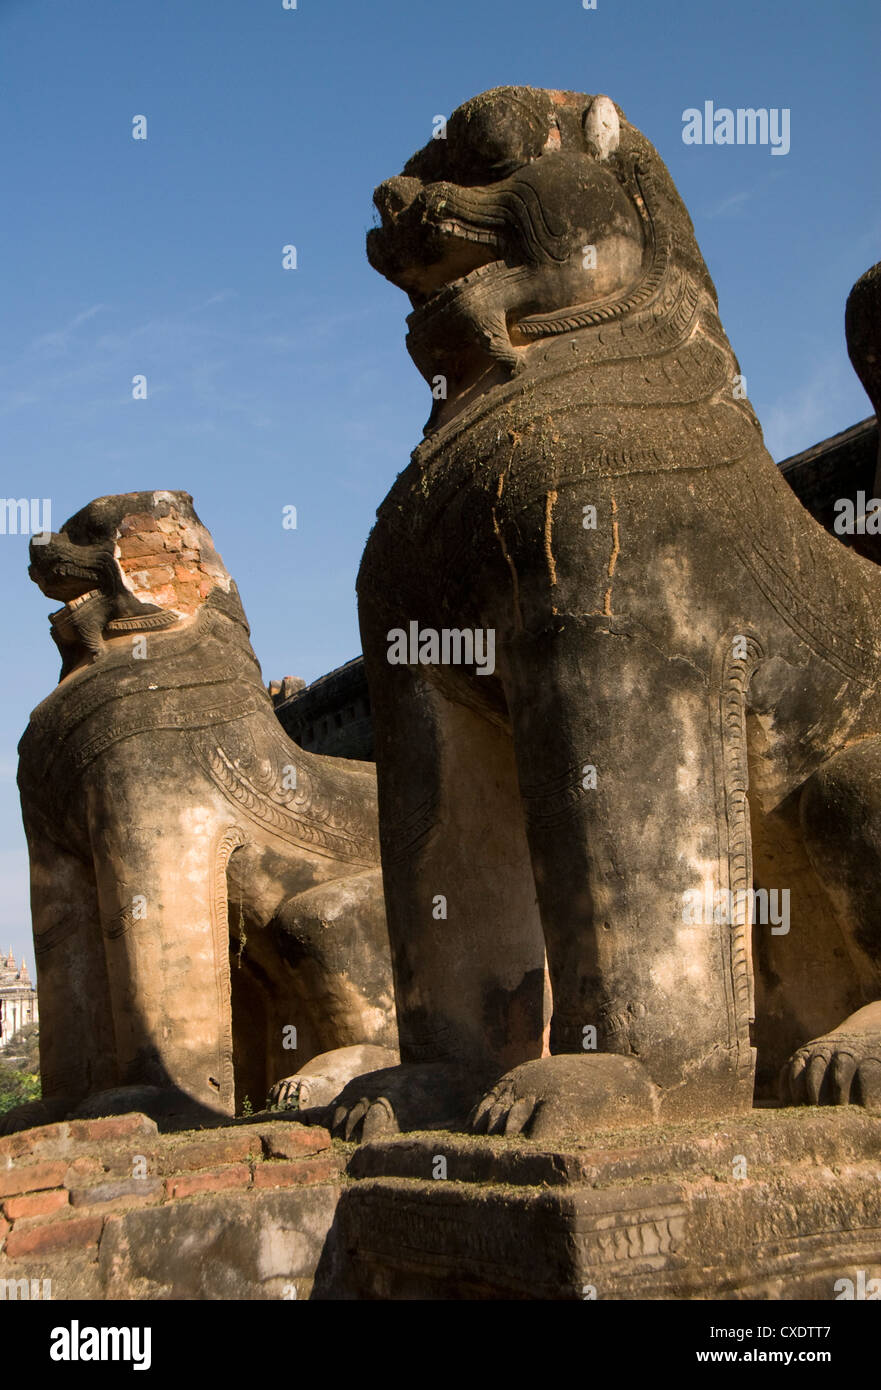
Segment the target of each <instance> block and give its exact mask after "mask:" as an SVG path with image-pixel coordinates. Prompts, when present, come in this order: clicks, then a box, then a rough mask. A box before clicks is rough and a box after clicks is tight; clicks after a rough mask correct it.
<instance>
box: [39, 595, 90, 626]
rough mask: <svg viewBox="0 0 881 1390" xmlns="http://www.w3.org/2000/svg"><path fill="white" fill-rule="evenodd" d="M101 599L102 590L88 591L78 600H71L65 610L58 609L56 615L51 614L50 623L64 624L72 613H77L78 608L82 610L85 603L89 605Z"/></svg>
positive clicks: (78, 597) (77, 598) (78, 596)
mask: <svg viewBox="0 0 881 1390" xmlns="http://www.w3.org/2000/svg"><path fill="white" fill-rule="evenodd" d="M100 597H101V590H100V589H88V590H87V591H86V592H85V593H84V594H78V595H77V597H76V598H72V599H69V600H68V602H67V603H66V604H65V605H64V607H63V608H56V610H55V612H54V613H50V614H49V621H50V622H52V623H58V622H63V621H64V619H65V618H68V617H69V616H70V615H71V613H75V612H76V610H77V609H78V608H82V606H83V604H84V603H88V602H89V601H90V600H91V599H93V598H100Z"/></svg>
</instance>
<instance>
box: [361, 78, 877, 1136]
mask: <svg viewBox="0 0 881 1390" xmlns="http://www.w3.org/2000/svg"><path fill="white" fill-rule="evenodd" d="M375 201H376V205H377V208H378V210H379V213H380V217H381V226H379V227H377V228H376V229H375V230H373V231H371V232H370V234H369V237H368V255H369V259H370V262H371V264H372V265H373V266H374V267H375V268H376V269H377V270H378V271H380V272H381V273H382V274H383V275H385V276H386V277H387V278H388V279H390V280H391V281H392V282H393V283H394V284H395V285H397V286H399V287H400V288H401V289H403V290H405V291H406V292H407V294H408V295H409V297H410V300H411V303H412V306H413V309H412V313H411V314H410V317H409V319H408V326H409V335H408V338H407V345H408V348H409V351H410V354H411V356H412V357H413V359H414V361H415V363H416V365H417V366H418V368H419V370H420V371H421V372H422V374H423V375H424V376H425V378H426V379H427V381H428V382H429V383H430V385H431V387H432V395H433V397H434V407H433V410H432V414H431V418H430V420H429V422H428V425H427V427H426V437H425V440H424V442H423V443H422V444H420V446H419V447H418V448H417V449H416V451H415V453H414V454H413V457H412V461H411V463H410V465H409V467H408V468H406V469H405V471H404V472H403V473H402V474H401V475H400V476H399V478H398V480H397V482H396V483H395V485H394V486H393V488H392V490H391V492H390V493H389V495H388V497H387V498H386V500H385V502H384V503H383V505H382V506H381V508H380V510H379V513H378V519H377V522H376V526H375V528H374V530H373V532H372V534H371V536H370V540H369V542H368V545H367V549H366V552H365V555H364V560H363V564H362V567H361V572H360V577H359V584H358V592H359V602H360V614H361V625H362V634H363V641H364V652H365V660H366V663H367V672H368V678H369V683H370V691H371V699H372V704H373V710H374V720H375V737H376V759H377V771H378V778H379V799H380V835H381V847H382V860H383V869H384V877H385V891H386V904H387V911H388V919H389V930H390V936H391V943H392V954H393V969H394V976H395V987H396V992H397V1006H398V1019H399V1028H400V1041H401V1058H402V1066H401V1068H399V1069H396V1070H394V1071H389V1072H384V1073H381V1074H380V1075H378V1076H376V1077H374V1078H372V1080H371V1084H370V1085H369V1086H368V1085H365V1083H364V1082H363V1081H358V1082H356V1083H354V1084H353V1085H351V1086H350V1087H348V1088H347V1090H346V1091H345V1092H344V1093H343V1096H342V1098H341V1100H340V1103H339V1105H338V1108H337V1112H336V1125H337V1129H338V1132H343V1133H345V1134H347V1135H355V1136H357V1135H358V1134H359V1133H363V1134H365V1135H370V1136H371V1137H375V1136H376V1135H377V1134H381V1133H382V1132H383V1130H386V1131H394V1129H395V1128H400V1129H414V1128H420V1127H426V1126H432V1125H436V1126H439V1125H448V1126H453V1127H456V1126H458V1127H464V1126H465V1125H466V1123H468V1122H470V1124H471V1126H472V1127H473V1128H474V1129H476V1130H477V1131H478V1132H479V1131H481V1130H487V1129H489V1131H490V1132H491V1133H502V1132H504V1133H506V1134H515V1133H518V1132H519V1133H523V1134H524V1135H527V1136H531V1137H532V1138H534V1139H542V1140H547V1139H549V1138H555V1137H558V1136H560V1135H564V1134H568V1135H573V1134H574V1135H578V1134H582V1135H583V1134H585V1133H588V1132H592V1131H593V1130H594V1129H596V1128H597V1127H599V1128H607V1129H608V1128H609V1127H612V1128H614V1127H615V1126H632V1125H640V1124H646V1123H651V1122H652V1121H663V1122H664V1123H670V1122H678V1121H694V1120H701V1119H702V1118H706V1117H711V1116H714V1115H719V1114H737V1113H744V1112H748V1111H750V1110H751V1109H752V1107H753V1105H754V1102H755V1100H756V1099H758V1100H764V1101H765V1102H769V1101H773V1100H774V1098H775V1097H776V1094H777V1085H778V1077H779V1076H780V1075H781V1074H782V1078H783V1080H782V1086H783V1091H782V1099H783V1100H784V1101H786V1102H788V1103H790V1104H792V1103H812V1104H817V1103H821V1104H822V1103H826V1102H829V1103H833V1104H834V1103H842V1104H843V1103H847V1102H850V1103H851V1104H856V1105H861V1106H864V1107H866V1108H868V1109H873V1108H874V1109H877V1108H879V1107H881V1004H879V1003H878V999H879V995H881V974H879V966H881V906H879V903H881V898H879V893H878V882H879V873H881V688H879V676H881V573H879V571H878V570H877V568H876V567H875V566H874V565H873V564H872V563H870V562H869V561H868V560H866V559H864V558H862V557H860V556H859V555H857V554H855V553H854V552H853V551H851V550H848V549H847V548H846V547H845V546H844V545H842V544H841V543H840V542H839V541H838V540H837V539H836V538H835V537H834V536H831V535H829V534H828V533H827V532H826V531H824V530H823V529H822V528H821V527H820V525H818V524H817V523H816V522H815V521H814V520H813V519H812V518H811V517H810V516H809V514H808V513H807V512H806V511H805V510H804V508H803V507H802V506H801V504H800V503H799V502H798V500H797V499H796V497H795V496H794V495H793V493H792V491H791V490H790V488H789V486H788V485H787V483H786V482H785V480H784V479H783V478H782V477H781V476H780V474H779V472H778V470H777V468H776V467H775V465H774V463H773V461H772V459H771V457H770V456H769V454H768V452H767V450H766V449H765V446H764V443H763V440H762V433H761V429H760V427H759V423H758V421H757V419H756V417H755V414H754V413H753V410H752V408H751V406H750V404H749V401H748V400H747V399H746V396H745V391H744V387H743V378H742V376H741V374H740V371H739V367H738V363H737V360H736V358H735V356H734V353H733V351H732V349H731V347H730V345H729V343H728V340H727V338H726V336H725V333H724V330H723V328H722V325H721V323H720V321H719V314H718V309H717V300H716V294H715V290H714V287H713V283H712V280H711V279H710V276H709V274H708V271H707V268H706V266H705V265H704V262H703V259H702V257H701V253H700V251H699V249H698V246H697V243H696V240H695V236H694V231H693V228H692V224H691V222H690V220H689V217H688V214H687V212H686V209H685V207H684V205H683V203H682V201H681V199H680V198H679V196H678V194H677V192H676V189H675V187H674V186H673V182H672V180H671V178H670V175H669V173H668V172H667V169H666V168H665V166H664V164H663V162H662V161H661V159H660V157H659V156H658V154H657V152H656V151H655V149H654V148H653V147H652V145H651V144H650V143H649V141H648V140H647V139H646V138H645V137H644V136H643V135H642V134H641V133H640V132H639V131H638V130H636V129H635V128H634V127H633V126H632V125H630V124H629V122H628V121H627V120H626V119H625V117H624V115H623V113H622V112H621V111H620V109H619V108H618V107H617V106H616V105H615V104H614V103H613V102H612V101H611V100H610V99H609V98H608V97H604V96H597V97H590V96H583V95H579V94H577V93H573V92H559V91H538V90H532V89H527V88H515V87H508V88H500V89H497V90H494V91H491V92H487V93H485V94H484V95H482V96H479V97H476V98H475V99H474V100H472V101H469V102H467V103H465V105H463V106H462V107H460V108H459V109H458V110H457V111H456V112H455V113H454V114H453V115H452V117H451V118H450V120H449V123H448V127H447V138H446V139H438V140H431V141H429V143H428V144H427V145H426V147H425V148H424V149H423V150H422V151H420V152H419V153H418V154H416V155H414V157H413V158H412V159H411V160H410V161H409V162H408V163H407V165H406V166H405V168H404V171H403V173H402V174H401V175H400V176H398V177H395V178H391V179H389V180H388V182H386V183H384V184H382V185H381V186H380V187H379V188H378V189H377V192H376V195H375ZM876 283H877V277H876ZM545 961H546V963H547V975H548V978H549V984H550V994H551V997H552V1013H551V1015H550V1020H549V1030H548V1034H547V1035H546V1034H545V1024H546V1021H547V1006H546V1004H545V998H546V990H545ZM757 1063H758V1068H757ZM469 1116H470V1121H469Z"/></svg>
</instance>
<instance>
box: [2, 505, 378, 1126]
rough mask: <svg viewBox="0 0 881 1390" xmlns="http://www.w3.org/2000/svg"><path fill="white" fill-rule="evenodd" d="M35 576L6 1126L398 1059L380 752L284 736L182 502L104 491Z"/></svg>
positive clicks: (199, 1103) (239, 1097)
mask: <svg viewBox="0 0 881 1390" xmlns="http://www.w3.org/2000/svg"><path fill="white" fill-rule="evenodd" d="M30 573H31V578H32V579H33V580H34V581H35V582H36V583H37V584H38V585H39V587H40V589H41V590H42V591H43V593H45V594H47V595H48V596H50V597H52V598H55V599H57V600H60V601H61V602H62V603H63V607H61V608H60V609H58V610H57V611H56V612H55V613H53V614H52V616H51V627H52V635H53V637H54V639H55V641H56V643H57V645H58V648H59V650H60V652H61V656H62V670H61V678H60V681H59V684H58V685H57V687H56V688H55V690H53V691H52V693H51V694H50V695H49V696H48V697H47V698H46V699H45V700H44V701H43V702H42V704H40V705H39V706H38V707H37V709H36V710H34V712H33V715H32V716H31V721H30V724H29V725H28V728H27V731H26V732H25V734H24V737H23V738H22V741H21V744H20V767H19V785H20V788H21V797H22V809H23V814H24V822H25V829H26V831H27V837H28V846H29V850H30V861H31V899H32V909H33V925H34V943H35V949H36V958H37V968H38V983H39V999H40V1014H41V1036H40V1062H41V1071H42V1082H43V1101H42V1102H40V1103H39V1104H37V1105H34V1106H32V1107H25V1113H23V1114H21V1115H17V1116H15V1115H13V1116H11V1117H8V1118H7V1121H6V1122H5V1123H6V1127H9V1126H10V1125H15V1126H18V1127H21V1126H22V1125H23V1124H25V1123H26V1122H28V1121H29V1122H30V1123H39V1122H40V1120H41V1119H44V1118H59V1117H61V1116H63V1115H65V1114H67V1113H69V1112H70V1111H72V1110H73V1109H74V1108H76V1107H79V1113H87V1114H88V1113H101V1111H102V1109H111V1110H125V1109H140V1110H148V1111H150V1112H151V1113H156V1114H157V1115H163V1114H167V1115H172V1116H173V1115H177V1116H185V1117H186V1116H188V1117H189V1118H191V1119H192V1118H198V1117H200V1116H202V1117H206V1116H210V1115H212V1114H214V1115H216V1114H218V1113H219V1114H231V1113H232V1112H233V1110H234V1108H235V1107H236V1104H238V1108H239V1109H242V1108H244V1109H245V1110H247V1109H248V1105H247V1104H246V1102H249V1103H250V1106H251V1107H253V1108H254V1109H259V1108H260V1107H261V1106H262V1104H263V1101H264V1098H265V1096H266V1093H267V1090H268V1088H269V1086H270V1085H272V1083H273V1082H277V1081H278V1079H279V1078H280V1077H284V1076H285V1075H286V1073H291V1072H295V1071H297V1070H298V1069H299V1064H300V1063H307V1062H308V1061H309V1059H310V1058H311V1059H314V1058H315V1057H316V1055H321V1054H325V1053H328V1052H331V1053H333V1056H332V1057H329V1058H323V1064H324V1066H323V1069H322V1063H315V1062H313V1072H314V1070H315V1067H316V1066H317V1067H318V1078H317V1080H320V1078H321V1076H323V1075H324V1071H329V1074H330V1076H331V1078H334V1079H335V1080H336V1086H335V1087H334V1089H338V1086H339V1084H340V1083H341V1080H345V1079H347V1078H348V1077H350V1076H352V1075H354V1074H356V1073H357V1072H358V1071H364V1070H368V1069H370V1068H372V1067H375V1066H377V1065H378V1064H381V1063H382V1062H383V1061H389V1060H394V1057H395V1055H396V1054H395V1053H394V1052H393V1051H390V1050H389V1049H393V1048H394V1045H395V1024H394V1006H393V999H392V984H391V974H390V968H389V961H388V945H387V936H386V930H385V921H384V913H383V903H382V887H381V881H380V872H379V867H378V846H377V835H376V784H375V776H374V772H373V769H372V767H370V766H369V765H368V764H366V763H356V762H349V761H345V760H343V759H339V758H332V757H321V756H318V755H316V754H314V753H308V752H306V751H305V750H303V749H301V748H299V747H298V746H297V745H296V744H294V743H292V742H291V740H290V739H289V738H288V737H287V736H286V734H285V733H284V732H283V730H282V728H281V726H280V724H279V723H278V720H277V719H276V717H275V713H274V710H273V707H272V702H271V700H270V698H269V695H268V694H267V691H266V689H265V688H264V685H263V682H262V678H261V674H260V667H259V665H258V663H257V660H256V657H255V655H254V652H253V650H252V648H251V644H250V641H249V635H248V625H247V622H246V620H245V615H244V612H243V610H242V605H241V602H240V600H239V596H238V590H237V588H236V585H235V583H234V581H233V580H232V579H231V577H230V575H229V574H228V572H227V570H226V568H225V567H224V565H223V562H222V561H221V559H220V556H219V555H218V554H217V551H216V550H215V548H214V545H213V542H212V539H211V536H210V535H209V533H208V531H207V530H206V529H205V527H204V526H203V525H202V523H201V522H200V520H199V518H198V517H197V515H196V513H195V511H194V509H193V505H192V498H191V497H189V495H188V494H187V493H184V492H138V493H129V494H125V495H123V496H117V497H102V498H99V499H98V500H97V501H94V502H92V503H90V505H89V506H87V507H84V508H83V509H82V511H80V512H78V513H77V514H76V515H75V516H73V517H71V519H70V520H69V521H68V522H67V523H66V524H65V525H64V526H63V527H62V529H61V531H60V532H59V533H58V534H55V535H51V536H45V537H42V538H38V539H37V540H36V541H35V542H33V543H32V545H31V569H30ZM365 1045H366V1046H365ZM339 1049H342V1051H338V1050H339ZM307 1070H308V1068H307ZM292 1080H294V1078H289V1083H288V1085H287V1086H286V1088H285V1089H286V1092H288V1093H289V1092H290V1091H291V1089H292V1086H291V1084H290V1083H291V1081H292ZM316 1084H317V1082H316V1077H315V1076H313V1077H312V1080H311V1081H310V1083H309V1086H312V1087H313V1088H314V1087H315V1086H316ZM309 1086H306V1085H304V1086H303V1088H302V1089H303V1092H304V1095H305V1091H306V1090H307V1089H309ZM297 1089H300V1088H299V1087H298V1088H297ZM317 1089H318V1091H320V1086H319V1087H318V1088H317ZM84 1105H85V1108H83V1106H84Z"/></svg>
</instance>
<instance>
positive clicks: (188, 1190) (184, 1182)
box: [165, 1163, 251, 1197]
mask: <svg viewBox="0 0 881 1390" xmlns="http://www.w3.org/2000/svg"><path fill="white" fill-rule="evenodd" d="M250 1182H251V1169H250V1168H249V1167H248V1165H247V1163H236V1164H233V1165H232V1166H231V1167H229V1168H218V1169H216V1170H215V1171H214V1172H209V1173H191V1174H189V1175H187V1176H185V1177H176V1178H166V1179H165V1192H166V1195H167V1196H169V1197H193V1196H194V1195H195V1194H196V1193H197V1192H225V1191H226V1190H227V1189H228V1188H231V1187H248V1186H249V1185H250Z"/></svg>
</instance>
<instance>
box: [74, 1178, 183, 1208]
mask: <svg viewBox="0 0 881 1390" xmlns="http://www.w3.org/2000/svg"><path fill="white" fill-rule="evenodd" d="M162 1191H163V1185H162V1181H161V1179H159V1178H151V1177H143V1178H116V1179H114V1180H112V1181H110V1182H96V1183H89V1184H87V1185H84V1186H77V1187H72V1188H71V1189H70V1204H71V1206H72V1207H96V1206H105V1205H109V1204H110V1203H111V1202H121V1201H126V1202H127V1201H129V1199H131V1198H134V1200H135V1201H139V1202H146V1201H156V1200H157V1199H158V1198H159V1196H160V1195H161V1193H162Z"/></svg>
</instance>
